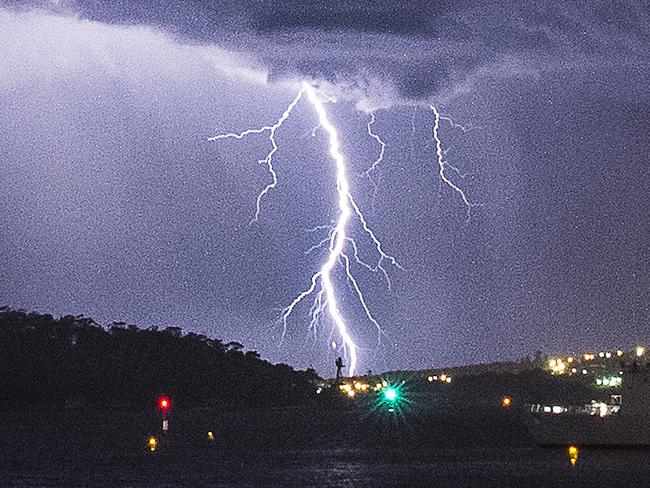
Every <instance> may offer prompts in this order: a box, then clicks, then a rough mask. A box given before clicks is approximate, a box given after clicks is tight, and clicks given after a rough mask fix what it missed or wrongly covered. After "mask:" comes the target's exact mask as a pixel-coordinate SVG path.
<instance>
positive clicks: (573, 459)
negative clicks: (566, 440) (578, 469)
mask: <svg viewBox="0 0 650 488" xmlns="http://www.w3.org/2000/svg"><path fill="white" fill-rule="evenodd" d="M567 454H569V462H570V463H571V466H575V465H576V463H577V462H578V455H579V454H580V449H578V447H577V446H569V447H568V448H567Z"/></svg>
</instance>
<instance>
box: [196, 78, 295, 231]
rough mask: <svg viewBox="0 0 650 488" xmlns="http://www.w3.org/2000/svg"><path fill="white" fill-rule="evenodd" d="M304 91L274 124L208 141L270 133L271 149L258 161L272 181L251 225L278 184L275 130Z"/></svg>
mask: <svg viewBox="0 0 650 488" xmlns="http://www.w3.org/2000/svg"><path fill="white" fill-rule="evenodd" d="M303 93H304V90H300V91H299V92H298V95H297V96H296V98H294V99H293V101H292V102H291V103H290V104H289V106H288V107H287V108H286V110H285V111H284V113H283V114H282V115H281V116H280V118H279V119H278V120H277V122H276V123H275V124H273V125H265V126H263V127H260V128H258V129H248V130H245V131H244V132H240V133H230V134H219V135H216V136H214V137H210V138H209V139H208V141H217V140H219V139H243V138H244V137H246V136H249V135H251V134H264V133H265V132H268V133H269V136H268V137H269V141H270V142H271V150H270V151H269V152H268V154H267V155H266V157H265V158H264V159H260V160H259V161H258V164H265V165H266V167H267V169H268V171H269V173H270V175H271V183H269V184H267V185H266V186H265V187H264V189H263V190H262V191H261V192H260V194H259V195H257V201H256V202H255V216H254V217H253V218H252V219H251V221H250V222H249V225H250V224H252V223H253V222H257V220H258V218H259V216H260V206H261V204H262V198H264V197H265V196H266V195H267V193H268V192H270V191H271V190H273V189H274V188H275V187H276V185H277V184H278V175H277V173H276V172H275V169H274V168H273V155H274V154H275V152H276V151H277V150H278V145H277V144H276V142H275V131H277V130H278V129H279V128H280V127H282V124H283V123H284V121H285V120H287V119H288V118H289V115H291V111H292V110H293V108H294V107H295V106H296V105H297V104H298V102H299V101H300V99H301V98H302V95H303Z"/></svg>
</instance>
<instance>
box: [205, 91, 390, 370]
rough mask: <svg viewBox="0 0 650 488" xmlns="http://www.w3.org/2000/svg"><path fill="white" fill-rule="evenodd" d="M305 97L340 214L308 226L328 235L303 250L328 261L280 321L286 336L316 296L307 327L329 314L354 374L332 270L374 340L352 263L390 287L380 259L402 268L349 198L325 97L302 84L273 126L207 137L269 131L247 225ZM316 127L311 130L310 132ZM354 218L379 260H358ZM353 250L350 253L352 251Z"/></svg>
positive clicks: (354, 357)
mask: <svg viewBox="0 0 650 488" xmlns="http://www.w3.org/2000/svg"><path fill="white" fill-rule="evenodd" d="M305 95H306V99H307V101H308V102H309V103H310V104H311V106H312V108H313V110H314V112H315V113H316V116H317V119H318V122H319V123H318V126H317V128H321V129H323V130H324V132H325V134H326V135H327V142H328V149H329V156H330V158H331V159H332V161H333V162H334V164H335V167H336V190H337V196H338V199H337V200H338V217H337V220H336V221H335V222H334V223H333V224H332V225H320V226H317V227H315V228H313V229H309V230H308V232H310V233H315V232H319V231H323V230H327V231H328V235H327V237H326V238H325V239H322V240H321V241H320V242H319V243H318V244H316V245H314V246H312V247H311V248H309V249H308V250H307V251H306V253H307V254H309V253H311V252H313V251H314V250H317V249H321V248H324V247H325V246H327V259H326V260H325V262H324V263H323V264H322V266H321V267H320V269H319V270H318V271H317V272H315V273H314V274H313V275H312V277H311V282H310V286H309V287H308V288H307V289H306V290H304V291H303V292H301V293H300V294H298V296H296V297H295V298H294V299H293V301H291V303H290V304H289V305H288V306H287V307H285V308H284V309H283V310H282V324H283V334H282V337H283V339H284V337H285V335H286V331H287V328H288V320H289V318H290V316H291V315H292V313H293V312H294V310H295V308H296V307H297V306H298V305H299V304H300V303H301V302H302V301H303V300H304V299H306V298H307V297H309V296H312V295H313V297H314V299H313V302H312V305H311V308H310V309H309V317H310V323H309V327H310V328H311V329H313V330H314V331H315V330H316V328H317V327H318V325H319V324H320V323H321V320H322V318H323V315H324V314H325V313H327V315H328V316H329V318H330V319H331V320H332V322H333V323H334V326H335V328H336V331H337V332H338V335H339V336H340V338H341V340H342V345H343V350H344V354H345V356H346V358H347V360H348V361H349V369H348V372H349V374H350V375H351V376H352V375H354V372H355V370H356V367H357V363H358V349H359V348H358V346H357V345H356V343H355V342H354V340H353V338H352V336H351V334H350V331H349V330H348V327H347V324H346V321H345V319H344V318H343V315H342V313H341V311H340V308H339V302H338V298H337V292H336V288H335V286H334V281H333V272H334V271H335V269H337V267H340V269H342V270H343V271H344V272H345V275H346V277H347V280H348V283H349V284H350V289H351V290H352V291H353V293H354V294H355V295H356V297H357V299H358V301H359V304H360V305H361V308H362V309H363V311H364V313H365V315H366V317H367V319H368V320H369V321H370V322H371V323H372V324H373V325H374V327H375V328H376V329H377V332H378V338H379V339H380V338H381V334H382V332H381V327H380V325H379V322H378V321H377V319H376V318H375V317H374V316H373V314H372V312H371V311H370V307H369V306H368V303H367V301H366V299H365V297H364V295H363V292H362V290H361V287H360V286H359V282H358V281H357V279H356V278H355V276H354V274H353V270H352V263H356V264H358V265H360V266H362V267H363V268H365V269H366V270H369V271H372V272H381V273H382V275H383V276H384V278H385V279H386V282H387V285H388V288H389V289H390V288H391V282H390V278H389V276H388V272H387V270H386V268H385V267H384V263H390V264H391V265H393V266H395V267H397V268H400V269H403V268H401V266H400V264H399V263H398V262H397V260H396V259H395V258H394V257H393V256H391V255H389V254H387V253H386V252H385V251H384V249H383V247H382V244H381V241H380V240H379V239H378V238H377V236H376V235H375V233H374V232H373V231H372V229H371V227H370V225H369V224H368V221H367V220H366V218H365V217H364V215H363V213H362V212H361V209H360V208H359V206H358V205H357V203H356V202H355V200H354V198H353V197H352V193H351V190H350V184H349V182H348V179H347V167H346V161H345V157H344V156H343V153H342V152H341V143H340V141H339V136H338V132H337V130H336V128H335V127H334V125H333V124H332V122H331V121H330V119H329V117H328V114H327V111H326V110H325V105H324V104H323V101H322V100H323V97H322V96H321V94H320V93H317V91H316V89H315V88H314V87H313V86H312V85H310V84H308V83H306V82H303V84H302V89H301V90H300V92H299V93H298V95H297V96H296V97H295V98H294V99H293V101H292V102H291V103H290V104H289V105H288V106H287V108H286V109H285V111H284V112H283V113H282V115H281V116H280V118H279V119H278V120H277V121H276V122H275V124H273V125H267V126H262V127H260V128H253V129H247V130H245V131H243V132H240V133H227V134H219V135H216V136H213V137H211V138H209V140H210V141H217V140H222V139H243V138H244V137H246V136H249V135H253V134H265V133H268V138H269V141H270V143H271V149H270V150H269V152H268V153H267V155H266V157H265V158H264V159H261V160H260V161H259V163H260V164H264V165H266V167H267V169H268V171H269V173H270V175H271V178H272V181H271V183H269V184H268V185H266V186H265V187H264V189H263V190H262V191H261V192H260V194H259V195H258V198H257V202H256V206H255V217H254V218H253V219H252V220H251V223H253V222H255V221H257V219H258V217H259V214H260V206H261V202H262V199H263V198H264V197H265V196H266V195H267V194H268V192H269V191H270V190H272V189H274V188H275V186H276V184H277V181H278V179H277V174H276V172H275V169H274V167H273V156H274V154H275V152H276V151H277V150H278V145H277V143H276V140H275V135H276V131H277V130H278V129H280V127H281V126H282V124H283V123H284V122H285V121H286V120H287V118H288V117H289V116H290V114H291V112H292V110H293V109H294V108H295V106H296V105H297V104H298V102H299V101H300V100H301V98H302V97H303V96H305ZM326 100H327V101H333V100H332V99H326ZM373 123H374V115H372V116H371V121H370V122H369V124H368V133H369V135H370V136H371V137H373V139H375V140H376V141H378V142H379V143H380V145H381V152H380V155H379V157H378V158H377V159H376V160H375V161H374V162H373V164H372V165H371V167H370V169H369V170H368V172H367V173H368V175H370V172H371V171H372V170H374V169H375V168H376V166H377V165H378V164H379V163H380V162H381V160H382V158H383V154H384V150H385V144H384V143H383V141H381V139H380V138H379V136H377V135H375V134H374V133H373V132H372V124H373ZM314 133H315V129H314V131H313V132H312V135H314ZM353 218H356V219H358V221H359V223H360V224H361V227H362V228H363V231H364V233H365V234H366V235H367V237H368V238H369V239H370V241H371V242H372V244H373V246H374V249H375V250H376V252H377V253H378V256H379V257H378V260H377V262H376V263H375V264H374V265H371V264H368V263H366V262H365V261H363V260H362V259H361V257H360V256H359V248H358V245H357V242H356V241H355V240H354V239H353V238H352V237H351V236H349V235H348V225H349V223H350V221H351V219H353ZM350 252H351V255H350Z"/></svg>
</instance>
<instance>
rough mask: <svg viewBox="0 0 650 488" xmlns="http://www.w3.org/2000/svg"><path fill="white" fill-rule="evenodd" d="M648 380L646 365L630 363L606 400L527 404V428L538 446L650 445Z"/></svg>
mask: <svg viewBox="0 0 650 488" xmlns="http://www.w3.org/2000/svg"><path fill="white" fill-rule="evenodd" d="M617 378H618V377H617ZM649 380H650V367H649V366H648V365H645V364H644V365H638V364H636V363H633V364H632V365H631V366H629V367H628V368H626V369H625V370H624V374H623V382H622V388H621V390H620V394H614V395H610V399H609V401H608V402H599V401H595V400H594V401H592V402H591V403H588V404H586V405H580V406H565V405H539V404H536V405H528V406H527V411H528V413H529V415H528V416H527V424H528V427H529V429H530V431H531V433H532V434H533V437H534V438H535V439H536V441H537V442H538V443H539V444H542V445H609V446H615V445H616V446H619V445H620V446H650V409H649V408H648V406H649V405H650V381H649Z"/></svg>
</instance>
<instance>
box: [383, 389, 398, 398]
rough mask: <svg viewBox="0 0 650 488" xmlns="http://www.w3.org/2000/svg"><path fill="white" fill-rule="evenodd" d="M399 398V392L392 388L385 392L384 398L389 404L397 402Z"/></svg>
mask: <svg viewBox="0 0 650 488" xmlns="http://www.w3.org/2000/svg"><path fill="white" fill-rule="evenodd" d="M397 397H398V394H397V390H396V389H395V388H393V387H392V386H390V387H388V388H386V389H385V390H384V398H385V399H386V400H388V401H389V402H394V401H395V400H397Z"/></svg>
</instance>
